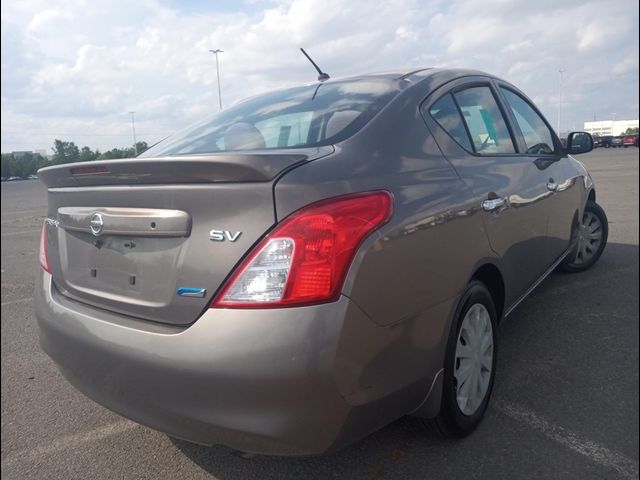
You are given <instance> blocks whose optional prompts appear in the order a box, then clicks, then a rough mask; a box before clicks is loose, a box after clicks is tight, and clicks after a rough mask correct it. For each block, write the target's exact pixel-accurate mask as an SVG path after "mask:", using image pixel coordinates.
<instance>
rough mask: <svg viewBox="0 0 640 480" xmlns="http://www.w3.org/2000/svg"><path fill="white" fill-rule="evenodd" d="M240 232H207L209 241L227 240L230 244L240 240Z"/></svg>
mask: <svg viewBox="0 0 640 480" xmlns="http://www.w3.org/2000/svg"><path fill="white" fill-rule="evenodd" d="M240 235H242V232H230V231H229V230H215V229H214V230H211V231H210V232H209V240H211V241H213V242H224V241H225V240H229V241H230V242H235V241H236V240H238V238H240Z"/></svg>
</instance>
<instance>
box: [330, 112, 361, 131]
mask: <svg viewBox="0 0 640 480" xmlns="http://www.w3.org/2000/svg"><path fill="white" fill-rule="evenodd" d="M358 115H360V112H359V111H357V110H343V111H341V112H335V113H334V114H333V115H331V117H330V118H329V121H328V122H327V128H326V133H325V138H330V137H333V136H334V135H336V134H338V133H340V132H341V131H342V130H344V129H345V128H347V126H348V125H349V124H350V123H351V122H353V121H354V120H355V119H356V118H357V117H358Z"/></svg>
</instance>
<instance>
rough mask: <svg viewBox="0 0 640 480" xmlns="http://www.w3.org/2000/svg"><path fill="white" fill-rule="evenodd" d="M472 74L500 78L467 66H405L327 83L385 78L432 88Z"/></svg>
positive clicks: (335, 79) (346, 77) (337, 78)
mask: <svg viewBox="0 0 640 480" xmlns="http://www.w3.org/2000/svg"><path fill="white" fill-rule="evenodd" d="M470 76H481V77H489V78H494V79H498V77H496V76H494V75H491V74H489V73H486V72H482V71H479V70H472V69H467V68H438V67H422V68H404V69H397V70H392V71H386V72H375V73H367V74H361V75H352V76H345V77H335V78H330V79H329V80H326V81H325V83H339V82H357V81H367V80H374V79H381V78H383V79H387V80H391V81H396V82H398V84H402V85H401V88H402V89H405V88H407V87H410V86H415V85H417V84H419V83H423V82H430V83H431V88H437V87H438V86H440V85H442V84H444V83H447V82H449V81H451V80H455V79H456V78H461V77H470ZM500 80H501V79H500ZM502 81H504V80H502ZM507 83H508V82H507Z"/></svg>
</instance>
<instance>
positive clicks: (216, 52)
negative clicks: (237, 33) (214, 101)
mask: <svg viewBox="0 0 640 480" xmlns="http://www.w3.org/2000/svg"><path fill="white" fill-rule="evenodd" d="M209 51H210V52H211V53H213V54H214V55H215V56H216V73H217V74H218V102H219V103H220V110H222V93H221V91H220V67H219V66H218V54H219V53H223V52H224V50H220V49H219V48H216V49H215V50H209Z"/></svg>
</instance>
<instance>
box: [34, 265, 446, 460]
mask: <svg viewBox="0 0 640 480" xmlns="http://www.w3.org/2000/svg"><path fill="white" fill-rule="evenodd" d="M36 315H37V317H38V323H39V325H40V341H41V345H42V347H43V349H44V350H45V351H46V352H47V354H48V355H49V356H50V357H51V358H52V359H53V360H54V361H55V362H56V363H57V364H58V366H59V368H60V370H61V372H62V373H63V375H64V376H65V377H66V378H67V379H68V380H69V381H70V382H71V383H72V384H73V385H74V386H75V387H76V388H77V389H78V390H80V391H81V392H83V393H84V394H85V395H87V396H88V397H90V398H92V399H93V400H95V401H96V402H98V403H100V404H102V405H104V406H105V407H107V408H109V409H111V410H113V411H115V412H117V413H120V414H121V415H123V416H125V417H128V418H131V419H133V420H135V421H137V422H139V423H141V424H144V425H147V426H150V427H152V428H155V429H157V430H160V431H163V432H165V433H167V434H169V435H172V436H175V437H178V438H182V439H185V440H189V441H193V442H196V443H200V444H204V445H212V444H223V445H226V446H229V447H231V448H234V449H238V450H242V451H248V452H255V453H263V454H277V455H308V454H319V453H323V452H326V451H329V450H332V449H334V448H337V447H340V446H342V445H344V444H346V443H349V442H351V441H353V440H356V439H358V438H361V437H362V436H364V435H366V434H368V433H370V432H372V431H374V430H376V429H378V428H380V427H381V426H383V425H385V424H387V423H389V422H391V421H393V420H394V419H396V418H398V417H400V416H402V415H404V414H406V413H409V412H411V411H412V410H414V409H415V408H417V407H418V405H420V404H421V403H423V401H424V400H425V396H426V395H427V392H428V391H429V389H430V387H431V381H432V379H433V378H434V377H435V375H436V373H437V371H438V370H439V369H440V367H441V362H438V361H433V360H431V361H429V359H430V358H431V359H437V358H439V356H440V354H441V352H440V350H439V345H438V344H437V343H435V344H432V345H431V347H430V348H426V349H425V348H424V347H422V348H417V347H416V343H415V339H412V338H411V337H410V336H409V335H405V336H402V332H403V329H402V328H399V327H397V328H395V329H387V328H382V327H379V326H377V325H375V324H373V322H371V321H370V320H369V318H368V317H367V316H366V315H365V314H364V313H363V312H362V311H361V310H360V309H359V308H358V307H357V306H356V305H355V304H354V303H353V302H351V301H350V300H349V299H348V298H347V297H342V298H341V299H340V300H339V301H337V302H334V303H330V304H325V305H318V306H313V307H304V308H295V309H281V310H266V311H265V310H222V309H210V310H207V311H206V312H205V313H204V314H203V315H202V316H201V317H200V319H199V320H198V321H197V322H195V323H194V324H192V325H191V326H189V327H187V328H174V327H165V326H160V325H157V324H153V323H151V322H145V321H141V320H136V319H132V318H128V317H124V316H120V315H116V314H112V313H109V312H105V311H103V310H98V309H95V308H92V307H89V306H87V305H84V304H81V303H78V302H75V301H73V300H70V299H68V298H67V297H64V296H63V295H61V294H60V293H59V292H58V291H57V289H56V288H55V287H54V286H52V282H51V277H50V275H49V274H47V273H46V272H44V271H43V272H42V274H41V275H40V276H39V280H38V282H37V285H36ZM407 328H410V326H408V327H407ZM399 334H400V335H401V336H400V337H398V335H399ZM432 340H434V339H432ZM394 359H397V360H394ZM425 361H426V363H425ZM418 362H420V363H419V365H418ZM418 368H419V371H420V372H421V373H420V374H419V375H417V374H416V372H417V371H418Z"/></svg>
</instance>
